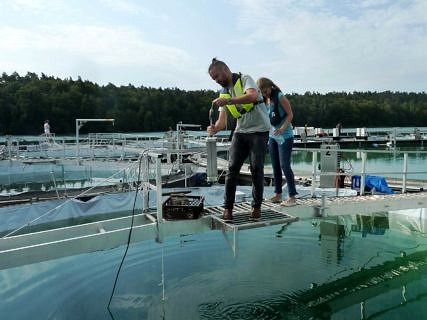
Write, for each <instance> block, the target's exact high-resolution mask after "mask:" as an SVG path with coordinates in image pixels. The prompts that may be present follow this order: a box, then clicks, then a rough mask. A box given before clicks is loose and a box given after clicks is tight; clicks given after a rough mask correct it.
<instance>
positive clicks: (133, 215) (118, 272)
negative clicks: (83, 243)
mask: <svg viewBox="0 0 427 320" xmlns="http://www.w3.org/2000/svg"><path fill="white" fill-rule="evenodd" d="M142 158H143V157H142V154H141V156H140V157H139V166H138V180H137V181H138V182H139V181H140V177H141V163H142ZM141 185H142V183H140V184H139V185H138V186H137V187H136V191H135V197H134V200H133V206H132V218H131V224H130V229H129V234H128V239H127V243H126V249H125V252H124V254H123V257H122V260H121V261H120V265H119V269H118V270H117V273H116V278H115V279H114V285H113V289H112V290H111V294H110V299H109V300H108V305H107V310H108V313H109V314H110V316H111V319H113V320H114V316H113V313H112V312H111V309H110V305H111V301H112V300H113V296H114V293H115V291H116V286H117V281H118V280H119V275H120V272H121V270H122V266H123V263H124V261H125V259H126V256H127V253H128V250H129V245H130V240H131V238H132V230H133V225H134V220H135V205H136V198H137V196H138V191H139V187H140V186H141Z"/></svg>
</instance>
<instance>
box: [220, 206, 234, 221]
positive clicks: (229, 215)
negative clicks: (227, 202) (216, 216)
mask: <svg viewBox="0 0 427 320" xmlns="http://www.w3.org/2000/svg"><path fill="white" fill-rule="evenodd" d="M222 220H224V221H233V209H227V208H226V209H224V214H223V215H222Z"/></svg>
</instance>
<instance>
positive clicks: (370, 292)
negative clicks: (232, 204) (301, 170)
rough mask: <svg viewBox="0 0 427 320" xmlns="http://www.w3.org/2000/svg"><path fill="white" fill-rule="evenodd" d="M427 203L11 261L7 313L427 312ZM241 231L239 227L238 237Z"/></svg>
mask: <svg viewBox="0 0 427 320" xmlns="http://www.w3.org/2000/svg"><path fill="white" fill-rule="evenodd" d="M426 217H427V212H426V209H413V210H402V211H389V212H376V213H371V214H363V215H342V216H336V217H328V218H323V219H317V218H310V219H302V220H299V221H296V222H294V223H291V224H285V225H276V226H269V227H264V228H259V229H250V230H244V231H238V232H237V233H236V234H233V232H226V231H221V230H212V231H209V232H204V233H195V234H192V233H190V232H189V233H185V234H181V235H180V236H173V237H165V238H164V242H163V243H158V242H156V241H155V239H153V240H150V241H142V242H137V243H134V244H132V245H131V246H130V247H129V251H128V253H127V256H126V259H125V260H124V264H123V267H122V269H121V272H120V274H119V277H118V281H117V286H116V288H115V291H114V295H113V296H112V298H111V304H110V312H111V313H110V312H109V311H108V309H107V306H108V302H109V299H110V295H111V293H112V288H113V284H114V279H115V276H116V272H117V270H118V267H119V264H120V261H121V258H122V256H123V254H124V251H125V247H124V246H121V247H118V248H115V249H110V250H104V251H98V252H94V253H88V254H81V255H77V256H70V257H66V258H61V259H56V260H51V261H45V262H41V263H35V264H31V265H25V266H20V267H15V268H11V269H5V270H0V319H44V320H45V319H156V320H157V319H190V320H191V319H195V320H196V319H205V320H208V319H209V320H213V319H215V320H219V319H221V320H222V319H230V320H231V319H253V320H255V319H256V320H259V319H264V320H267V319H268V320H272V319H337V320H338V319H340V320H341V319H387V320H390V319H406V318H416V319H423V318H425V317H426V316H427V313H426V309H425V305H426V303H427V233H426V232H427V220H425V219H426ZM234 237H237V238H234Z"/></svg>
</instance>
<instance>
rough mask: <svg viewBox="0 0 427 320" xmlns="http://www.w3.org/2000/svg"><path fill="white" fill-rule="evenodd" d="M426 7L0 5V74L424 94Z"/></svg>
mask: <svg viewBox="0 0 427 320" xmlns="http://www.w3.org/2000/svg"><path fill="white" fill-rule="evenodd" d="M426 12H427V0H157V1H154V0H0V72H1V73H3V72H6V73H7V74H11V73H13V72H15V71H16V72H18V73H19V74H20V75H21V76H24V75H25V74H26V73H27V72H34V73H36V74H38V75H39V76H40V75H41V74H42V73H44V74H45V75H47V76H54V77H59V78H62V79H65V78H70V77H71V78H73V79H77V78H78V77H81V78H82V79H83V80H88V81H91V82H96V83H98V84H100V85H107V84H108V83H112V84H114V85H116V86H121V85H128V84H131V85H134V86H136V87H140V86H145V87H154V88H158V87H162V88H179V89H182V90H205V89H212V90H217V89H218V85H217V84H216V83H215V82H214V81H212V79H211V78H210V77H209V74H208V71H207V70H208V66H209V64H210V62H211V60H212V58H213V57H217V58H218V59H220V60H223V61H224V62H226V63H227V64H228V66H229V67H230V69H231V70H232V71H233V72H242V73H244V74H249V75H250V76H251V77H252V78H254V80H256V79H258V78H259V77H268V78H270V79H272V80H273V81H274V82H275V83H276V84H277V85H278V86H279V87H281V88H282V91H284V92H288V93H301V94H302V93H305V92H307V91H311V92H319V93H326V92H337V91H339V92H340V91H346V92H353V91H378V92H379V91H386V90H390V91H407V92H426V91H427V90H426V87H427V14H426Z"/></svg>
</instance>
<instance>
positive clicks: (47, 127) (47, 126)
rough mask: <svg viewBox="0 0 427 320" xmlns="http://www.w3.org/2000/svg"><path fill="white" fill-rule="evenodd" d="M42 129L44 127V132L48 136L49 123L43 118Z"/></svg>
mask: <svg viewBox="0 0 427 320" xmlns="http://www.w3.org/2000/svg"><path fill="white" fill-rule="evenodd" d="M43 129H44V134H45V135H46V136H49V135H50V125H49V120H45V121H44V125H43Z"/></svg>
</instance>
